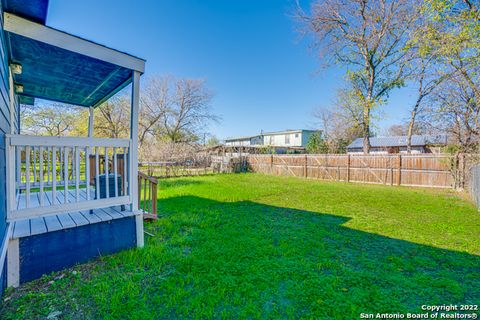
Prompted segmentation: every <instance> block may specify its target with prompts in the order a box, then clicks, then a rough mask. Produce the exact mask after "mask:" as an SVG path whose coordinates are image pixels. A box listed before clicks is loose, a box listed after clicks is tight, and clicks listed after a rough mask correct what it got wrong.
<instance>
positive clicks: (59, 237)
mask: <svg viewBox="0 0 480 320" xmlns="http://www.w3.org/2000/svg"><path fill="white" fill-rule="evenodd" d="M135 230H136V229H135V217H134V216H132V217H127V218H122V219H116V220H111V221H107V222H101V223H94V224H89V225H85V226H81V227H76V228H71V229H65V230H59V231H55V232H49V233H44V234H40V235H35V236H29V237H25V238H21V239H20V283H24V282H27V281H31V280H34V279H37V278H40V277H41V276H42V275H44V274H48V273H50V272H53V271H59V270H62V269H65V268H69V267H72V266H74V265H76V264H78V263H83V262H86V261H88V260H91V259H92V258H95V257H98V256H99V255H106V254H111V253H115V252H118V251H121V250H125V249H128V248H133V247H135V246H136V231H135Z"/></svg>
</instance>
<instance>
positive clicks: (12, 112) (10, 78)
mask: <svg viewBox="0 0 480 320" xmlns="http://www.w3.org/2000/svg"><path fill="white" fill-rule="evenodd" d="M8 86H9V90H8V91H9V92H8V93H9V100H10V101H9V108H10V134H15V133H16V128H15V94H14V89H13V75H12V70H11V68H10V67H8Z"/></svg>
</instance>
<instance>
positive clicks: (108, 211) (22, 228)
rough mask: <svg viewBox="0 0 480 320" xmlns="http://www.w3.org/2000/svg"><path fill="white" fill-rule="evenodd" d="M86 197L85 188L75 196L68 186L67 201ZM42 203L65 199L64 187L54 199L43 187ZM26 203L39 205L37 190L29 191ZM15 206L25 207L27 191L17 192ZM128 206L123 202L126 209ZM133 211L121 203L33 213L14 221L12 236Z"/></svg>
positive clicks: (81, 199) (73, 224) (81, 223)
mask: <svg viewBox="0 0 480 320" xmlns="http://www.w3.org/2000/svg"><path fill="white" fill-rule="evenodd" d="M90 194H91V196H90V199H95V191H94V190H93V189H90ZM86 199H87V191H86V189H81V190H80V193H79V198H78V199H77V195H76V191H75V190H68V192H67V202H68V203H75V202H78V201H85V200H86ZM43 201H44V205H52V204H62V203H65V192H64V190H57V192H56V195H55V201H53V192H52V191H46V192H45V193H44V198H43ZM29 204H30V206H29V207H31V208H34V207H38V206H40V196H39V193H38V192H31V193H30V201H29ZM17 208H19V209H22V208H26V194H25V193H22V194H20V195H19V196H18V200H17ZM127 208H129V206H125V209H127ZM134 215H135V213H134V212H131V211H130V210H129V209H127V210H123V211H122V206H113V207H107V208H98V209H92V210H83V211H72V212H68V213H61V214H56V215H50V216H45V217H36V218H30V219H23V220H17V221H13V222H12V223H13V232H12V238H23V237H28V236H31V235H37V234H42V233H47V232H53V231H58V230H63V229H68V228H75V227H79V226H85V225H88V224H93V223H99V222H105V221H110V220H114V219H121V218H125V217H130V216H134Z"/></svg>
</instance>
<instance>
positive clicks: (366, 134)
mask: <svg viewBox="0 0 480 320" xmlns="http://www.w3.org/2000/svg"><path fill="white" fill-rule="evenodd" d="M369 152H370V108H369V107H365V108H364V109H363V153H365V154H367V153H369Z"/></svg>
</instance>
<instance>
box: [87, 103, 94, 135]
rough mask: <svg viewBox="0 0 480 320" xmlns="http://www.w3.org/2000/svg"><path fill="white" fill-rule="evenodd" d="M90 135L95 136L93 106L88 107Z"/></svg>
mask: <svg viewBox="0 0 480 320" xmlns="http://www.w3.org/2000/svg"><path fill="white" fill-rule="evenodd" d="M88 137H89V138H91V137H93V107H90V108H88Z"/></svg>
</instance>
